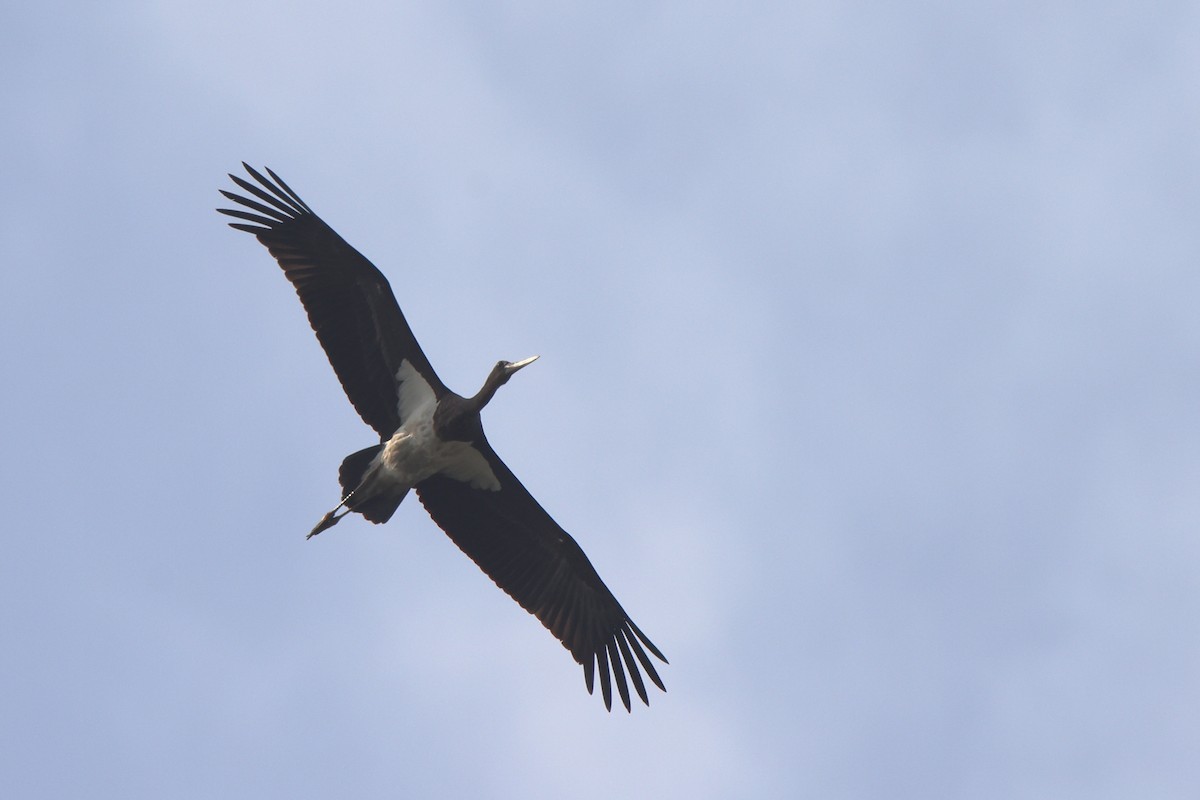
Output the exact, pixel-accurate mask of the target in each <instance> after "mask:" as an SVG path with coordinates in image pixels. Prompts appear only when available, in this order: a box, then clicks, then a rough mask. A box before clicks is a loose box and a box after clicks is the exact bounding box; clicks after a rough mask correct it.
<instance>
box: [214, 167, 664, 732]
mask: <svg viewBox="0 0 1200 800" xmlns="http://www.w3.org/2000/svg"><path fill="white" fill-rule="evenodd" d="M242 166H244V167H245V168H246V171H247V172H248V173H249V174H250V175H251V177H253V178H254V179H255V180H256V181H257V182H258V183H259V186H255V185H254V184H252V183H250V182H249V181H247V180H244V179H243V178H239V177H238V176H236V175H232V174H231V175H230V176H229V177H230V178H231V179H232V180H233V182H234V183H235V184H237V185H238V186H239V187H240V188H241V189H243V190H244V191H245V192H247V193H248V194H250V195H253V197H255V198H257V199H251V198H249V197H245V196H242V195H239V194H234V193H233V192H227V191H224V190H221V194H223V195H224V196H225V197H226V198H228V199H229V200H232V201H233V202H235V203H237V204H238V205H240V206H243V207H244V208H246V209H250V210H249V211H244V210H242V209H230V208H220V209H217V210H218V211H220V212H221V213H222V214H227V215H229V216H231V217H236V218H237V219H240V220H245V222H231V223H229V225H230V226H231V227H233V228H236V229H237V230H241V231H246V232H248V233H252V234H254V236H255V237H257V238H258V241H259V242H261V243H262V244H263V245H264V246H265V247H266V248H267V250H269V251H270V253H271V255H272V256H274V257H275V260H276V261H278V262H279V266H280V267H282V268H283V273H284V275H285V276H286V277H287V279H288V280H289V281H290V282H291V283H292V286H294V287H295V289H296V294H298V295H299V296H300V302H301V303H302V304H303V306H304V309H305V311H306V312H307V313H308V320H309V322H310V323H311V324H312V328H313V330H314V331H315V332H316V334H317V339H318V340H319V341H320V342H321V346H322V347H323V348H324V349H325V354H326V355H327V356H328V357H329V363H330V364H332V365H333V370H334V372H336V373H337V376H338V380H340V381H341V384H342V387H343V388H344V389H345V390H346V395H347V396H348V397H349V398H350V402H351V403H352V404H353V405H354V408H355V410H357V411H358V413H359V416H361V417H362V418H363V421H364V422H366V423H367V424H368V425H370V426H371V427H372V428H374V429H375V431H376V432H377V433H378V434H379V444H376V445H372V446H371V447H368V448H366V449H363V450H359V451H358V452H357V453H352V454H351V455H349V456H347V457H346V459H345V460H344V461H343V462H342V466H341V469H340V470H339V471H338V479H339V482H340V483H341V486H342V495H341V498H342V499H341V502H340V503H338V505H337V506H336V507H335V508H334V509H333V510H332V511H330V512H329V513H328V514H326V515H325V516H324V517H323V518H322V519H321V521H320V522H318V523H317V524H316V526H315V527H314V528H313V529H312V531H311V532H310V533H309V534H308V535H309V537H310V538H311V537H312V536H315V535H317V534H318V533H320V532H321V531H324V530H327V529H328V528H331V527H333V526H334V525H336V524H337V522H338V521H339V520H340V519H341V518H342V517H344V516H345V515H346V514H348V513H350V512H351V511H353V512H356V513H358V514H361V515H362V516H364V517H366V518H367V519H368V520H370V521H371V522H374V523H383V522H387V521H388V519H390V518H391V516H392V514H394V513H395V511H396V509H397V507H399V505H400V501H401V500H403V499H404V497H405V495H407V494H408V490H409V489H416V491H417V497H419V498H420V500H421V504H422V505H424V506H425V509H426V510H427V511H428V512H429V514H430V516H432V517H433V519H434V521H435V522H436V523H437V524H438V525H439V526H440V527H441V528H442V530H443V531H445V532H446V534H447V535H448V536H449V537H450V538H451V539H452V540H453V541H454V543H455V544H456V545H458V547H459V548H460V549H461V550H462V551H463V552H464V553H466V554H467V555H468V556H470V558H471V560H472V561H474V562H475V563H476V564H478V565H479V567H480V569H482V570H483V571H484V572H485V573H486V574H487V575H488V577H490V578H491V579H492V580H493V581H495V582H496V585H498V586H499V587H500V588H501V589H503V590H504V591H505V592H507V593H508V595H509V596H510V597H512V598H513V599H514V600H516V601H517V602H518V603H520V604H521V607H522V608H524V609H525V610H526V611H528V612H529V613H531V614H533V615H534V616H535V617H537V618H538V620H540V621H541V623H542V624H543V625H545V626H546V628H547V629H549V631H550V632H551V633H553V634H554V635H555V636H556V637H557V638H558V639H559V641H561V642H562V644H563V646H564V647H566V648H567V650H569V651H570V653H571V655H572V656H573V657H574V658H575V660H576V661H577V662H578V663H579V664H581V665H582V666H583V675H584V681H585V683H586V684H587V690H588V693H589V694H590V693H591V692H592V690H593V688H594V683H595V682H594V677H595V672H596V671H598V672H599V673H600V689H601V694H602V695H603V697H604V706H605V708H607V709H609V710H610V711H611V710H612V685H613V684H614V683H615V684H616V687H617V691H618V693H619V694H620V696H621V701H622V702H623V703H624V704H625V709H626V710H630V703H629V686H628V682H627V681H626V675H628V678H629V680H630V681H632V683H633V688H634V689H635V690H636V691H637V693H638V696H639V697H640V698H641V699H642V702H643V703H645V704H646V705H649V704H650V698H649V697H648V696H647V694H646V685H645V683H644V682H643V680H642V674H641V671H640V670H639V665H640V666H641V668H642V669H644V670H645V671H646V676H647V677H649V678H650V680H651V681H653V682H654V685H655V686H657V687H658V688H659V689H662V690H663V691H666V687H665V686H663V682H662V679H661V678H659V676H658V672H657V671H656V670H655V669H654V664H653V662H652V661H651V660H650V657H649V656H648V655H647V654H646V651H647V650H649V651H650V652H651V653H653V654H654V655H655V656H656V657H657V658H658V659H659V660H661V661H662V662H663V663H664V664H665V663H666V661H667V659H666V657H665V656H663V654H662V652H661V651H659V649H658V648H657V647H655V646H654V644H653V643H652V642H651V641H650V640H649V639H648V638H646V635H645V634H644V633H642V632H641V630H639V629H638V627H637V625H634V624H633V620H632V619H630V618H629V615H628V614H626V613H625V609H623V608H621V604H620V603H618V602H617V598H616V597H614V596H613V594H612V592H610V591H609V589H608V587H607V586H605V585H604V581H602V580H601V579H600V576H599V574H597V573H596V570H595V568H594V567H592V564H591V562H590V561H588V558H587V556H586V555H584V552H583V550H582V549H581V548H580V547H579V545H578V544H577V543H576V542H575V540H574V539H572V538H571V536H570V534H568V533H567V532H566V531H565V530H563V529H562V528H561V527H560V526H559V525H558V523H556V522H555V521H554V519H553V518H552V517H551V516H550V515H549V514H548V513H546V511H545V510H544V509H543V508H542V507H541V505H539V504H538V502H537V500H535V499H534V498H533V495H531V494H530V493H529V492H528V490H526V489H525V487H524V486H522V485H521V482H520V481H519V480H517V478H516V476H515V475H513V474H512V472H511V471H510V470H509V469H508V467H507V466H505V465H504V462H503V461H501V460H500V457H499V456H497V455H496V453H495V451H493V450H492V448H491V446H490V445H489V444H488V441H487V437H486V436H484V434H483V425H482V423H481V421H480V416H479V412H480V411H481V410H483V407H484V406H485V405H487V403H488V401H490V400H491V399H492V396H493V395H494V394H495V393H496V390H497V389H499V388H500V387H501V386H503V385H504V384H505V383H507V382H508V380H509V378H511V377H512V376H513V375H514V374H515V373H516V372H517V371H518V370H520V369H522V368H524V367H525V366H527V365H529V364H530V363H532V362H533V361H534V360H535V359H537V356H533V357H532V358H526V359H523V360H521V361H515V362H511V361H500V362H497V364H496V366H495V367H493V368H492V371H491V372H490V373H489V374H488V376H487V379H486V380H484V382H483V388H481V389H480V390H479V392H478V393H476V394H475V395H474V396H473V397H462V396H461V395H458V394H455V393H454V392H452V391H450V390H449V389H448V388H446V385H445V384H443V383H442V382H441V380H439V379H438V376H437V373H436V372H434V370H433V367H432V366H431V365H430V363H429V359H428V358H426V357H425V354H424V353H423V352H422V351H421V346H420V345H419V344H417V340H416V337H414V336H413V332H412V330H411V329H410V328H409V326H408V322H407V321H406V320H405V319H404V314H403V313H402V312H401V311H400V306H399V305H398V304H397V303H396V298H395V295H393V294H392V288H391V286H390V285H389V284H388V281H387V279H386V278H385V277H384V276H383V273H381V272H380V271H379V270H378V269H376V267H375V265H373V264H372V263H371V262H370V261H368V260H367V259H366V258H365V257H364V256H362V255H361V254H360V253H359V252H358V251H357V250H355V249H354V248H353V247H351V246H350V245H349V244H347V243H346V240H345V239H343V238H342V237H341V236H339V235H338V234H337V233H336V232H335V231H334V230H333V228H331V227H329V226H328V225H327V224H325V222H324V221H322V220H321V218H320V217H318V216H317V215H316V214H314V213H313V211H312V209H311V208H309V207H308V205H307V204H306V203H305V202H304V201H303V200H301V199H300V197H299V195H297V194H296V193H295V192H294V191H292V189H291V188H290V187H289V186H288V185H287V184H286V183H284V182H283V180H281V179H280V177H279V176H278V175H276V174H275V173H274V172H272V171H271V170H270V169H268V170H267V174H268V175H270V176H271V178H270V179H268V178H266V177H264V176H263V175H261V174H260V173H259V172H257V171H256V170H254V168H252V167H251V166H250V165H249V164H246V163H244V162H243V164H242ZM260 187H261V188H260ZM246 223H250V224H246ZM339 512H340V513H339Z"/></svg>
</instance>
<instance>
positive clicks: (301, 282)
mask: <svg viewBox="0 0 1200 800" xmlns="http://www.w3.org/2000/svg"><path fill="white" fill-rule="evenodd" d="M242 166H244V167H245V168H246V171H247V172H248V173H250V175H251V176H252V177H253V178H254V179H255V180H256V181H258V183H259V184H261V187H262V188H259V187H258V186H255V185H254V184H252V183H250V182H249V181H247V180H244V179H242V178H239V177H237V176H236V175H230V176H229V177H230V178H231V179H232V180H233V182H234V183H235V184H237V185H238V186H239V187H240V188H241V189H243V190H245V191H246V192H247V193H249V194H250V195H253V197H255V198H257V199H251V198H249V197H244V196H242V195H239V194H234V193H233V192H227V191H224V190H222V191H221V194H223V195H225V197H226V198H228V199H230V200H232V201H233V202H235V203H237V204H238V205H241V206H243V207H245V208H247V209H250V211H244V210H242V209H230V208H219V209H217V210H218V211H220V212H221V213H222V214H227V215H229V216H231V217H236V218H238V219H242V220H246V222H249V223H253V224H246V223H243V222H231V223H229V225H230V227H233V228H237V229H238V230H241V231H246V232H248V233H252V234H254V235H255V236H256V237H258V241H260V242H261V243H262V244H263V245H265V246H266V248H267V249H268V250H269V251H270V252H271V255H272V256H274V257H275V260H276V261H278V262H279V266H280V267H282V268H283V272H284V275H286V276H287V279H288V280H289V281H291V283H292V286H294V287H295V289H296V294H298V295H299V296H300V302H301V303H302V304H303V305H304V310H305V311H306V312H307V313H308V320H309V322H310V323H311V324H312V328H313V330H314V331H315V332H316V334H317V339H318V340H320V342H321V346H322V347H323V348H324V349H325V354H326V355H327V356H328V357H329V363H330V364H332V365H333V370H334V372H336V373H337V376H338V380H340V381H341V383H342V388H344V389H345V390H346V395H347V397H349V398H350V402H351V404H353V406H354V408H355V410H356V411H358V413H359V416H361V417H362V418H363V421H364V422H366V423H367V424H368V425H370V426H371V427H372V428H374V429H375V430H376V431H377V432H378V433H379V436H380V437H381V438H386V437H388V436H391V435H392V434H393V433H394V432H395V431H396V429H397V428H399V427H400V424H401V422H402V420H401V419H400V409H399V407H398V398H399V396H400V388H401V387H400V382H401V378H400V371H401V366H402V365H403V363H404V361H406V360H407V361H408V362H409V363H410V364H411V365H412V367H413V369H415V370H416V372H417V373H418V374H419V375H420V376H421V377H422V378H423V379H424V380H425V382H426V383H427V384H428V385H429V387H430V388H431V389H432V390H433V392H434V394H435V395H436V396H437V397H441V396H442V395H443V394H444V393H445V392H446V387H445V385H444V384H442V382H441V381H440V380H439V379H438V377H437V374H436V373H435V372H434V371H433V367H432V366H431V365H430V364H429V359H428V358H426V357H425V353H424V352H422V351H421V346H420V345H419V344H417V339H416V337H415V336H413V332H412V329H410V328H409V327H408V321H407V320H405V319H404V314H403V312H401V311H400V306H399V305H398V304H397V303H396V297H395V295H393V294H392V288H391V286H390V285H389V284H388V282H387V278H385V277H384V276H383V274H382V273H381V272H380V271H379V270H378V269H376V268H375V265H374V264H372V263H371V262H370V261H368V260H367V259H366V258H365V257H364V256H363V255H362V254H361V253H359V252H358V251H357V250H355V249H354V248H353V247H351V246H350V245H349V244H347V243H346V240H345V239H343V238H342V237H341V236H339V235H338V234H337V233H336V232H335V231H334V230H333V228H331V227H329V226H328V225H326V224H325V222H324V221H322V219H321V218H320V217H318V216H317V215H316V214H314V213H313V211H312V209H311V208H309V207H308V205H307V204H305V202H304V201H303V200H301V199H300V197H299V196H298V195H297V194H296V193H295V192H293V191H292V190H291V188H290V187H289V186H288V185H287V184H286V183H284V182H283V180H281V179H280V178H279V176H278V175H276V174H275V173H274V172H271V170H269V169H268V170H267V174H268V175H270V176H271V178H272V179H274V180H273V181H272V180H270V179H268V178H266V177H264V176H263V175H261V174H259V173H258V172H257V171H256V170H255V169H254V168H252V167H251V166H250V165H248V164H243V165H242ZM260 201H261V202H260Z"/></svg>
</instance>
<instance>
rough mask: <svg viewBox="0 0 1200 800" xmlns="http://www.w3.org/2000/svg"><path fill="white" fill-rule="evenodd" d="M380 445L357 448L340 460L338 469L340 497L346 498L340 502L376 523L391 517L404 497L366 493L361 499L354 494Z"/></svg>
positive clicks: (380, 447)
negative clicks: (357, 449)
mask: <svg viewBox="0 0 1200 800" xmlns="http://www.w3.org/2000/svg"><path fill="white" fill-rule="evenodd" d="M382 447H383V445H381V444H376V445H372V446H371V447H368V448H365V449H363V450H359V451H358V452H357V453H351V454H350V455H348V456H346V458H345V459H344V460H343V461H342V466H341V469H339V470H338V482H339V483H340V484H341V485H342V497H344V498H346V499H345V500H343V501H342V503H343V504H344V505H345V506H346V508H348V509H350V510H351V511H357V512H358V513H359V514H362V515H363V516H364V517H366V518H367V519H369V520H370V521H371V522H374V523H376V524H378V523H381V522H387V521H388V520H389V519H391V518H392V514H395V513H396V509H397V508H399V507H400V501H401V500H403V499H404V495H403V494H402V495H400V496H399V497H397V496H395V495H375V496H374V497H372V496H371V495H370V494H368V495H367V496H365V497H362V498H361V499H360V498H359V497H357V496H356V494H355V490H357V489H358V488H359V487H361V486H362V483H363V478H364V477H366V473H367V469H368V468H369V467H370V466H371V462H372V461H374V460H375V456H376V455H378V454H379V451H380V449H382Z"/></svg>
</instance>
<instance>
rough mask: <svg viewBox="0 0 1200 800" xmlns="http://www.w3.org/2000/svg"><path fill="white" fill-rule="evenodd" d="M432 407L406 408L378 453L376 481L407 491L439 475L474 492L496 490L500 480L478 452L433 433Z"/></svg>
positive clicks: (465, 443) (427, 404) (430, 405)
mask: <svg viewBox="0 0 1200 800" xmlns="http://www.w3.org/2000/svg"><path fill="white" fill-rule="evenodd" d="M430 394H432V392H431V393H430ZM434 408H435V404H432V403H426V404H423V405H422V406H420V407H418V408H416V409H410V413H409V415H408V417H407V418H406V420H405V423H404V427H402V428H401V429H400V430H398V431H396V432H395V433H394V434H392V438H391V439H388V441H387V444H385V445H384V446H383V449H382V450H381V451H380V452H379V456H378V457H377V459H376V465H377V469H378V475H377V478H378V479H380V480H382V481H383V482H385V483H388V484H391V485H393V486H396V487H403V488H404V489H405V490H407V489H411V488H412V487H413V486H415V485H417V484H418V483H420V482H421V481H423V480H425V479H426V478H428V477H431V476H433V475H437V474H438V473H441V474H443V475H446V476H447V477H449V478H453V479H454V480H458V481H462V482H463V483H467V484H469V485H470V486H471V487H472V488H475V489H486V490H490V491H496V490H498V489H499V488H500V481H499V479H497V478H496V474H495V473H494V472H492V468H491V466H490V465H489V464H488V462H487V459H485V458H484V457H483V455H482V454H481V453H480V452H479V451H478V450H476V449H475V448H474V447H472V446H471V445H470V444H468V443H467V442H443V441H441V440H440V439H438V437H437V436H436V435H435V434H434V432H433V411H434Z"/></svg>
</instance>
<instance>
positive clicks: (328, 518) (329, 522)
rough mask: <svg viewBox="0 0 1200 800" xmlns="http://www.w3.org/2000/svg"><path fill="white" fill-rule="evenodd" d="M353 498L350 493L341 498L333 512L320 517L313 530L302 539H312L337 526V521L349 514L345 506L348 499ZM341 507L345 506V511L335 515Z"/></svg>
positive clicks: (348, 509) (352, 493) (348, 508)
mask: <svg viewBox="0 0 1200 800" xmlns="http://www.w3.org/2000/svg"><path fill="white" fill-rule="evenodd" d="M353 496H354V492H351V493H350V494H348V495H346V496H345V497H343V498H342V502H340V503H338V504H337V505H336V506H334V509H333V511H330V512H329V513H328V514H326V515H325V516H323V517H321V521H320V522H318V523H317V524H316V526H315V527H313V529H312V530H311V531H309V532H308V536H305V537H304V538H305V539H311V538H312V537H314V536H316V535H317V534H318V533H320V532H321V531H326V530H329V529H330V528H332V527H333V526H334V525H337V524H338V520H340V519H341V518H342V517H344V516H346V515H347V514H349V513H350V507H349V506H346V504H347V503H349V502H350V498H351V497H353ZM342 506H346V510H345V511H343V512H342V513H340V514H339V513H337V511H338V509H339V508H341V507H342Z"/></svg>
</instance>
